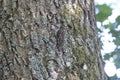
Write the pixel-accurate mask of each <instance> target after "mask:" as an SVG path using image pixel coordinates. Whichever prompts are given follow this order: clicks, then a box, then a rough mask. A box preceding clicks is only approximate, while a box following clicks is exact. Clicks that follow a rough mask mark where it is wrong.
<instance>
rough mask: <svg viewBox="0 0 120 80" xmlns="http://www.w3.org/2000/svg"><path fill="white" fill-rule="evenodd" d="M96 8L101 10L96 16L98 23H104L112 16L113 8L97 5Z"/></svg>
mask: <svg viewBox="0 0 120 80" xmlns="http://www.w3.org/2000/svg"><path fill="white" fill-rule="evenodd" d="M96 8H98V10H99V13H98V14H97V15H96V18H97V21H100V22H103V21H104V20H106V19H107V18H108V16H110V15H111V14H112V8H110V6H108V5H106V4H103V5H97V6H96Z"/></svg>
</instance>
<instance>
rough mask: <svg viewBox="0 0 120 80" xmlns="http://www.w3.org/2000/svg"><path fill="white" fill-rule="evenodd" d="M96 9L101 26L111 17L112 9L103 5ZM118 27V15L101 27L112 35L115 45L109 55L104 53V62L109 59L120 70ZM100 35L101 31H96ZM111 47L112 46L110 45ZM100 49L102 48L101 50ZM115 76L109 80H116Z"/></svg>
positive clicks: (97, 6)
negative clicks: (113, 20) (114, 19)
mask: <svg viewBox="0 0 120 80" xmlns="http://www.w3.org/2000/svg"><path fill="white" fill-rule="evenodd" d="M96 8H97V9H98V10H99V12H98V14H96V17H97V21H99V22H101V24H102V23H103V22H104V21H105V20H107V19H108V17H109V16H110V15H112V8H110V6H108V5H106V4H103V5H96ZM119 25H120V15H119V16H118V17H117V18H116V21H115V22H114V23H111V22H109V23H108V24H106V25H103V24H102V26H103V27H104V29H109V30H110V31H109V33H110V34H112V37H114V38H115V39H114V40H113V43H114V44H115V45H116V49H115V50H114V51H113V52H111V53H106V54H105V55H104V60H109V59H110V58H113V59H114V64H115V66H116V68H117V69H118V68H120V30H117V28H118V26H119ZM98 31H99V32H100V33H102V30H101V29H98ZM110 46H112V45H110ZM101 49H102V48H101ZM116 79H117V76H116V75H115V76H112V77H110V78H109V80H116Z"/></svg>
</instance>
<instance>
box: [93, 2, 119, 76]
mask: <svg viewBox="0 0 120 80" xmlns="http://www.w3.org/2000/svg"><path fill="white" fill-rule="evenodd" d="M95 3H96V4H104V3H106V4H107V5H110V6H111V7H112V9H113V12H112V15H111V16H110V17H108V20H106V21H105V22H104V23H103V24H106V23H108V22H115V18H116V17H117V16H118V15H120V4H119V3H120V0H95ZM97 26H98V27H101V24H100V23H99V22H97ZM118 29H120V26H119V28H118ZM108 32H109V29H105V30H103V33H102V34H101V35H102V36H103V37H102V38H101V40H102V42H103V50H101V53H102V55H104V54H105V53H110V52H112V51H114V49H115V48H116V46H115V45H114V43H113V42H112V41H113V40H114V38H113V37H112V35H111V34H108ZM105 63H106V64H105V68H104V69H105V72H106V73H107V75H108V76H114V75H115V74H116V75H117V77H118V78H120V69H116V67H115V65H114V63H113V59H112V58H111V59H110V60H109V61H105Z"/></svg>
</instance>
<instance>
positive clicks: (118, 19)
mask: <svg viewBox="0 0 120 80" xmlns="http://www.w3.org/2000/svg"><path fill="white" fill-rule="evenodd" d="M116 22H117V23H118V24H120V16H118V17H117V18H116Z"/></svg>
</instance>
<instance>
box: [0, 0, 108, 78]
mask: <svg viewBox="0 0 120 80" xmlns="http://www.w3.org/2000/svg"><path fill="white" fill-rule="evenodd" d="M0 80H106V78H105V74H104V71H103V65H102V60H101V57H100V50H99V48H98V43H97V28H96V21H95V13H94V1H93V0H0Z"/></svg>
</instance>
